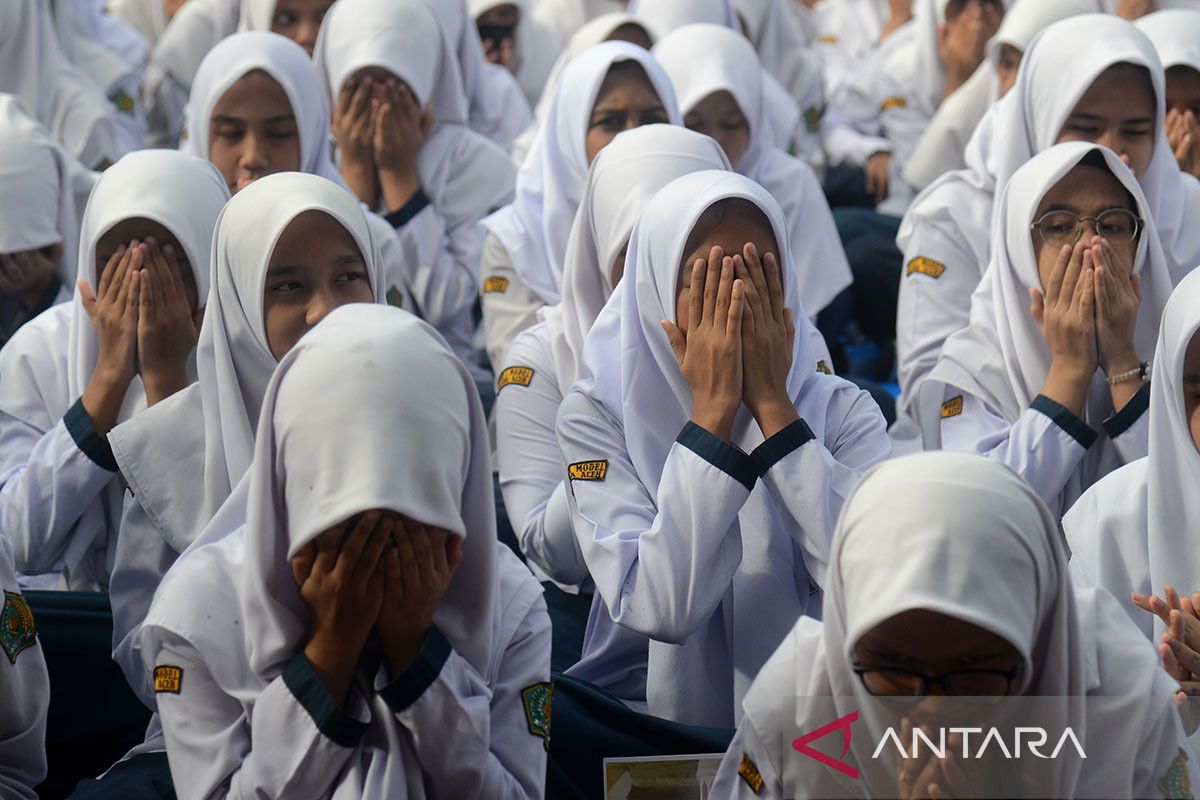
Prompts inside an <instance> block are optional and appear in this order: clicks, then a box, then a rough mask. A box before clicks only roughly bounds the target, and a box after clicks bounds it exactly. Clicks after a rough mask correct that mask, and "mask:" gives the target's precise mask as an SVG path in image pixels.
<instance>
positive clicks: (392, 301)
mask: <svg viewBox="0 0 1200 800" xmlns="http://www.w3.org/2000/svg"><path fill="white" fill-rule="evenodd" d="M384 299H386V300H387V304H388V305H389V306H395V307H396V308H404V293H403V292H401V291H400V289H399V288H398V287H395V286H393V287H392V288H390V289H388V290H387V294H386V295H384Z"/></svg>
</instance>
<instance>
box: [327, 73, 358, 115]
mask: <svg viewBox="0 0 1200 800" xmlns="http://www.w3.org/2000/svg"><path fill="white" fill-rule="evenodd" d="M357 89H358V81H356V80H355V79H354V78H350V79H349V80H347V81H346V82H345V83H343V84H342V90H341V91H340V92H338V98H337V105H336V106H335V107H334V109H333V121H334V122H338V121H340V120H341V119H342V118H343V117H345V116H346V115H347V114H349V113H350V103H351V101H352V100H353V99H354V92H355V91H356V90H357Z"/></svg>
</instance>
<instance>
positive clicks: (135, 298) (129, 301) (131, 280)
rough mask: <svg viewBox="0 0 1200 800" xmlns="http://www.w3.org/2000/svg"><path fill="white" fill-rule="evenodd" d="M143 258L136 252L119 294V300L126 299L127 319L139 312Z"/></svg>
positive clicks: (125, 314)
mask: <svg viewBox="0 0 1200 800" xmlns="http://www.w3.org/2000/svg"><path fill="white" fill-rule="evenodd" d="M141 266H142V261H141V258H140V257H138V256H137V255H136V254H135V255H134V257H133V258H132V259H131V261H130V266H129V269H127V270H125V279H124V281H123V282H122V284H121V292H120V294H118V295H117V302H118V303H120V301H121V298H124V299H125V313H124V316H125V317H126V319H128V318H130V317H133V316H136V315H137V312H138V304H139V302H140V301H141V293H142V280H141V274H142V271H141Z"/></svg>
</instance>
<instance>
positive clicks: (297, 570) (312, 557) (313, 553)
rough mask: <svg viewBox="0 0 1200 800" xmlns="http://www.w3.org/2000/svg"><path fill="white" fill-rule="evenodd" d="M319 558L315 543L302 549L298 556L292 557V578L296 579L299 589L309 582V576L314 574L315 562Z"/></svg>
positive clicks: (310, 543)
mask: <svg viewBox="0 0 1200 800" xmlns="http://www.w3.org/2000/svg"><path fill="white" fill-rule="evenodd" d="M316 558H317V547H316V545H315V544H314V543H313V542H309V543H308V544H306V545H304V547H301V548H300V550H299V551H298V552H297V553H296V555H294V556H292V577H293V578H295V579H296V587H297V588H299V587H301V586H303V585H304V582H305V581H307V580H308V576H309V575H311V574H312V568H313V562H314V561H316Z"/></svg>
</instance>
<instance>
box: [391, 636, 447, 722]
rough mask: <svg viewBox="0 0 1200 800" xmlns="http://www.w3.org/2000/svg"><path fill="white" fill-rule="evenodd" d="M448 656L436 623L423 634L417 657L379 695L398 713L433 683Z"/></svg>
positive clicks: (445, 644)
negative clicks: (427, 632) (423, 637)
mask: <svg viewBox="0 0 1200 800" xmlns="http://www.w3.org/2000/svg"><path fill="white" fill-rule="evenodd" d="M448 658H450V642H448V641H446V637H445V636H442V632H441V631H439V630H438V629H437V626H436V625H435V626H434V627H432V628H430V629H429V635H428V636H426V637H425V646H424V647H422V648H421V655H419V656H417V660H416V661H414V662H413V665H412V666H411V667H409V668H408V669H406V670H405V671H404V674H403V675H401V676H400V677H399V678H396V679H395V680H394V681H392V682H391V683H389V684H388V685H387V686H385V687H383V689H381V690H380V691H379V696H380V697H382V698H383V701H384V702H385V703H387V704H388V708H390V709H392V711H394V712H396V713H397V714H399V713H400V712H401V711H404V710H405V709H407V708H408V707H409V706H411V705H412V704H413V703H415V702H417V699H418V698H419V697H420V696H421V695H423V694H425V690H426V689H428V688H429V687H430V686H432V685H433V682H434V681H435V680H437V676H438V674H439V673H441V671H442V667H443V666H445V664H446V659H448Z"/></svg>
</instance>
